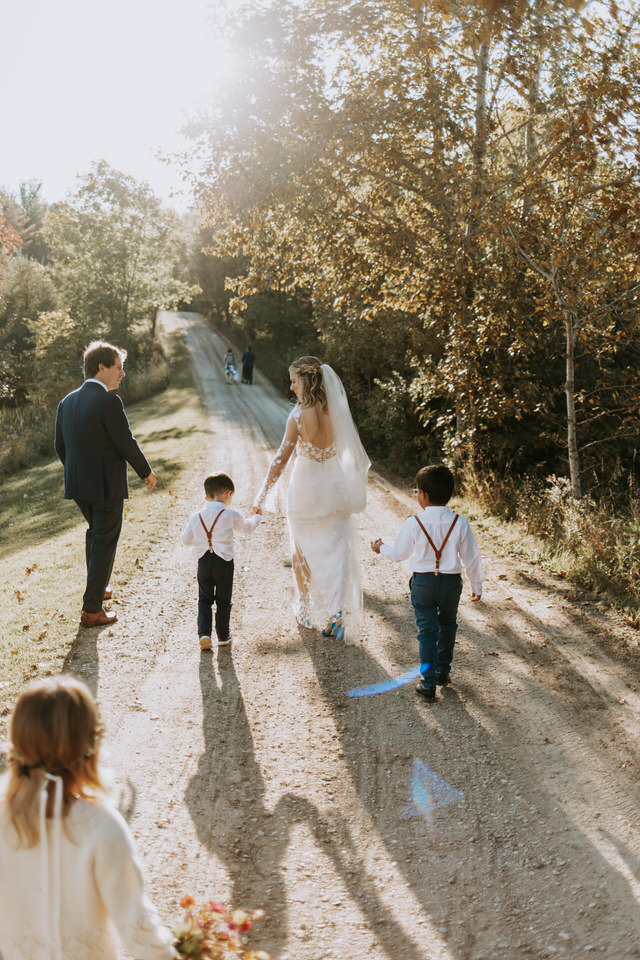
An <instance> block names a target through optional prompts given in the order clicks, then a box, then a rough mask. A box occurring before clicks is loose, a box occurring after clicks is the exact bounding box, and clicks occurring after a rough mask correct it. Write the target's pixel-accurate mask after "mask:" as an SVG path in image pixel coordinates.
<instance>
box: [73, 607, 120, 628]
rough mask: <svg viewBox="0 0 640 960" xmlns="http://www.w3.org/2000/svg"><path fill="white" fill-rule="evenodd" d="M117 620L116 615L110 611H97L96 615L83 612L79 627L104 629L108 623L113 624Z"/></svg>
mask: <svg viewBox="0 0 640 960" xmlns="http://www.w3.org/2000/svg"><path fill="white" fill-rule="evenodd" d="M117 619H118V616H117V614H115V613H112V611H111V610H98V612H97V613H88V612H87V611H86V610H83V611H82V614H81V616H80V626H81V627H106V626H108V625H109V624H110V623H115V622H116V620H117Z"/></svg>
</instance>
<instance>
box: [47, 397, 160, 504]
mask: <svg viewBox="0 0 640 960" xmlns="http://www.w3.org/2000/svg"><path fill="white" fill-rule="evenodd" d="M55 448H56V453H57V454H58V456H59V457H60V459H61V460H62V462H63V464H64V496H65V499H66V500H120V499H125V497H128V496H129V488H128V486H127V462H128V463H130V464H131V466H132V467H133V469H134V470H135V471H136V473H137V474H138V476H139V477H140V479H141V480H144V479H145V478H146V477H148V476H149V474H150V473H151V467H150V466H149V463H148V462H147V459H146V457H145V456H144V454H143V452H142V450H141V449H140V447H139V446H138V444H137V442H136V440H135V438H134V436H133V434H132V433H131V428H130V427H129V421H128V420H127V415H126V413H125V412H124V407H123V405H122V400H121V399H120V397H119V396H118V394H117V393H113V392H111V391H109V392H108V391H107V390H105V389H104V387H103V386H102V385H101V384H100V383H90V382H86V383H83V384H82V386H81V387H79V388H78V389H77V390H74V391H73V392H72V393H68V394H67V396H66V397H65V398H64V399H63V400H61V401H60V403H59V405H58V416H57V418H56V437H55Z"/></svg>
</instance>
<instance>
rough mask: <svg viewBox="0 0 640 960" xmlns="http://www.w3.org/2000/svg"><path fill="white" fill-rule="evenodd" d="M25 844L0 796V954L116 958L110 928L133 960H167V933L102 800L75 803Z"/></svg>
mask: <svg viewBox="0 0 640 960" xmlns="http://www.w3.org/2000/svg"><path fill="white" fill-rule="evenodd" d="M46 832H47V837H46V841H45V843H44V844H43V843H42V839H41V841H40V842H39V843H38V844H37V845H36V846H35V847H31V848H29V849H25V848H24V847H18V846H17V845H16V836H15V831H14V830H13V827H12V826H11V824H10V822H9V818H8V813H7V810H6V806H5V805H4V803H3V802H2V797H1V796H0V957H1V958H3V960H116V958H117V955H118V950H117V943H116V939H115V936H114V932H115V931H114V927H115V930H117V933H118V935H119V937H120V940H121V941H122V945H123V946H124V947H125V949H126V950H127V951H128V952H129V953H130V954H131V956H132V957H135V958H136V960H171V958H172V957H173V956H174V952H173V949H172V947H171V935H170V933H169V931H168V930H166V929H164V928H163V927H162V926H160V923H159V921H158V917H157V914H156V912H155V910H154V908H153V907H152V905H151V903H150V902H149V900H148V899H147V897H146V895H145V893H144V889H143V880H142V871H141V868H140V861H139V859H138V855H137V853H136V849H135V846H134V842H133V838H132V836H131V833H130V831H129V828H128V827H127V824H126V823H125V821H124V820H123V819H122V817H121V816H120V814H119V813H118V812H117V811H116V810H115V809H113V808H112V807H110V806H109V805H107V804H106V803H102V802H99V803H90V802H89V801H87V800H77V801H76V802H75V803H74V804H73V806H72V807H71V810H70V812H69V814H68V816H67V817H65V818H64V821H63V822H62V823H60V822H57V823H56V820H55V818H53V819H49V820H48V821H47V827H46Z"/></svg>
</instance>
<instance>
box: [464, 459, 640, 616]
mask: <svg viewBox="0 0 640 960" xmlns="http://www.w3.org/2000/svg"><path fill="white" fill-rule="evenodd" d="M464 504H465V509H466V510H467V512H468V513H469V514H471V515H473V514H476V515H478V514H479V515H481V516H483V517H484V518H486V517H487V515H489V516H490V517H492V518H493V520H494V522H492V523H491V524H490V531H491V534H492V536H493V537H494V538H495V540H496V541H497V543H498V544H499V545H500V547H501V548H502V549H504V550H505V551H506V552H509V553H511V554H514V555H517V556H522V557H526V558H527V559H528V560H532V561H533V562H535V563H538V564H541V565H542V566H544V567H545V568H546V569H548V570H549V571H550V572H551V573H555V574H557V575H559V576H561V577H566V578H568V579H569V580H570V581H572V583H573V584H575V585H576V586H577V587H579V588H581V589H583V590H585V591H588V592H590V593H594V594H597V595H599V596H601V597H603V598H604V599H605V600H606V601H607V602H609V603H611V604H612V605H613V606H614V607H615V608H616V609H618V610H619V611H620V612H621V613H622V614H623V615H624V617H625V619H626V620H627V622H628V623H630V624H631V625H632V626H634V627H640V549H639V547H640V491H637V490H636V491H633V490H630V491H629V497H628V502H627V505H626V507H625V506H621V504H620V502H619V501H618V500H614V498H613V496H611V497H610V498H606V497H602V498H600V499H599V500H595V499H592V498H590V497H582V499H580V500H575V499H574V498H573V497H572V496H571V489H570V483H569V479H568V478H567V477H555V476H552V477H548V478H547V480H546V482H543V481H539V480H529V479H527V478H524V479H522V478H517V479H514V480H511V481H510V480H505V479H499V478H496V477H495V476H493V475H492V474H491V473H487V474H485V475H483V476H479V475H467V476H466V477H464Z"/></svg>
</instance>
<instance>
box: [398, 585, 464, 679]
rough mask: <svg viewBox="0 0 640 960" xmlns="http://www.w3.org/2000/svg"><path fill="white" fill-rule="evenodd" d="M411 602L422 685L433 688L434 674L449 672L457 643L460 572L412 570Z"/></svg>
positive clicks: (460, 589)
mask: <svg viewBox="0 0 640 960" xmlns="http://www.w3.org/2000/svg"><path fill="white" fill-rule="evenodd" d="M410 585H411V603H412V604H413V611H414V613H415V615H416V624H417V625H418V644H419V647H420V664H421V665H424V664H428V667H427V668H426V669H425V670H424V671H423V672H422V686H423V687H435V685H436V676H438V675H439V674H441V673H448V672H449V670H450V668H451V661H452V660H453V647H454V644H455V642H456V631H457V629H458V622H457V619H456V615H457V613H458V604H459V602H460V594H461V593H462V577H461V576H460V574H459V573H440V574H438V576H437V577H436V575H435V573H414V574H413V576H412V577H411V582H410Z"/></svg>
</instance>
